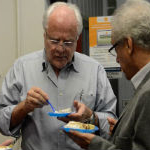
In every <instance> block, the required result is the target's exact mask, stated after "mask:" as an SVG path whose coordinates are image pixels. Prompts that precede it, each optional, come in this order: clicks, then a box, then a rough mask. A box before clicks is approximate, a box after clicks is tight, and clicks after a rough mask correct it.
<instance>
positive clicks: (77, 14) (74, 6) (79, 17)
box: [43, 2, 83, 36]
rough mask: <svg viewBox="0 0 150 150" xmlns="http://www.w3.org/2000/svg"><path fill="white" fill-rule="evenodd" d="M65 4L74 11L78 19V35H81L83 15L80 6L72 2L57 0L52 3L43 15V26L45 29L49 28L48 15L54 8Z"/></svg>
mask: <svg viewBox="0 0 150 150" xmlns="http://www.w3.org/2000/svg"><path fill="white" fill-rule="evenodd" d="M63 5H65V6H67V7H68V8H70V9H71V10H73V11H74V13H75V16H76V19H77V32H78V36H79V35H80V34H81V32H82V29H83V21H82V16H81V13H80V10H79V8H78V7H77V6H76V5H75V4H71V3H65V2H55V3H53V4H52V5H50V6H49V8H48V9H47V10H46V11H45V13H44V16H43V28H44V30H46V29H47V21H48V17H49V16H50V15H51V13H52V12H53V10H54V9H55V8H57V7H60V6H63Z"/></svg>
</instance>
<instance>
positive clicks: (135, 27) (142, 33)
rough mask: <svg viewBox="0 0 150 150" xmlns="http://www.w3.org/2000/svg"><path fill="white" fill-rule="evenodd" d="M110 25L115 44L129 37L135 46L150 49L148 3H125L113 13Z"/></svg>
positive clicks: (149, 9) (143, 0)
mask: <svg viewBox="0 0 150 150" xmlns="http://www.w3.org/2000/svg"><path fill="white" fill-rule="evenodd" d="M111 24H112V37H113V39H114V40H115V42H117V41H120V40H122V39H124V38H126V37H131V38H132V39H133V40H134V42H135V43H136V44H138V45H140V46H142V47H143V48H150V3H149V2H147V1H146V0H128V1H127V2H125V3H124V4H123V5H122V6H121V7H119V8H118V9H117V10H116V11H115V13H114V17H113V19H112V22H111Z"/></svg>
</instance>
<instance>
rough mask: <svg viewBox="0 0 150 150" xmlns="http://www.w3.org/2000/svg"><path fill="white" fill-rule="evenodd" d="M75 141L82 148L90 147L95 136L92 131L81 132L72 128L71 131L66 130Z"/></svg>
mask: <svg viewBox="0 0 150 150" xmlns="http://www.w3.org/2000/svg"><path fill="white" fill-rule="evenodd" d="M65 133H66V134H67V135H68V136H69V137H70V138H71V139H72V140H73V141H74V142H75V143H77V144H78V145H79V146H80V147H81V148H84V149H88V146H89V144H90V142H91V141H92V139H93V138H94V137H95V135H94V134H90V133H80V132H78V131H73V130H71V131H70V132H65Z"/></svg>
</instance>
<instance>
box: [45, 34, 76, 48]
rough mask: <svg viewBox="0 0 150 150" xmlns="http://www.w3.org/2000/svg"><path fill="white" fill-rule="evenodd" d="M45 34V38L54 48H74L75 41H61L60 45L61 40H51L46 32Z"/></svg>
mask: <svg viewBox="0 0 150 150" xmlns="http://www.w3.org/2000/svg"><path fill="white" fill-rule="evenodd" d="M45 33H46V37H47V40H48V42H50V44H52V45H54V46H59V45H61V46H63V47H64V48H72V47H73V46H74V43H75V41H62V44H61V40H57V39H52V38H51V37H50V36H49V35H48V34H47V32H45Z"/></svg>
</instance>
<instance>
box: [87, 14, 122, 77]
mask: <svg viewBox="0 0 150 150" xmlns="http://www.w3.org/2000/svg"><path fill="white" fill-rule="evenodd" d="M110 20H111V16H103V17H89V48H90V57H92V58H94V59H96V60H97V61H98V62H100V63H101V64H102V65H103V66H104V68H105V70H106V71H107V75H108V77H109V78H112V79H115V78H120V77H122V74H121V71H120V70H121V69H120V65H119V64H118V63H117V62H116V57H114V56H113V55H111V54H110V53H109V52H108V49H109V48H110V47H111V46H112V45H111V24H110Z"/></svg>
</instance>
